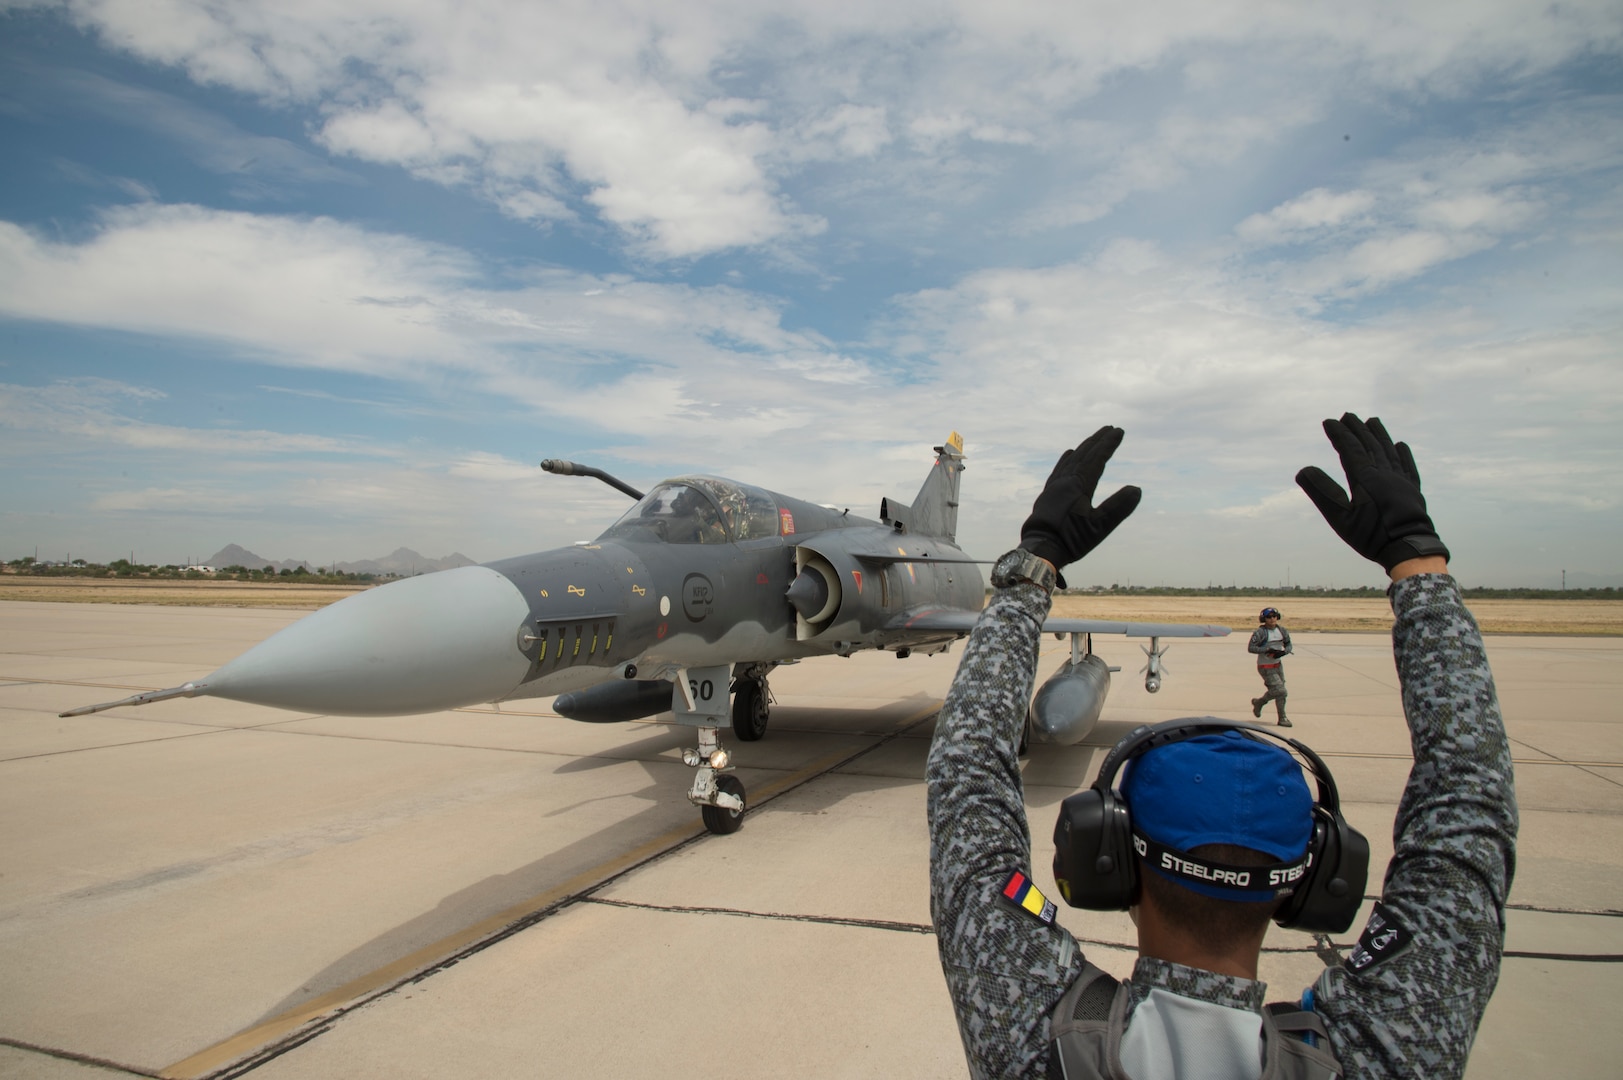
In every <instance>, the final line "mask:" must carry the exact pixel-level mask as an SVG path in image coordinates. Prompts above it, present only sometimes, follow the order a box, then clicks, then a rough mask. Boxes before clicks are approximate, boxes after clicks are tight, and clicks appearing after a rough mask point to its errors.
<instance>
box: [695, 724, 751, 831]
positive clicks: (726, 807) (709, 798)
mask: <svg viewBox="0 0 1623 1080" xmlns="http://www.w3.org/2000/svg"><path fill="white" fill-rule="evenodd" d="M682 763H683V764H685V765H687V766H688V767H690V768H694V769H697V770H698V772H696V773H695V774H694V776H693V786H692V787H691V788H689V789H688V801H689V802H691V803H694V804H695V805H697V806H698V808H699V816H700V817H702V818H703V819H704V827H705V828H706V829H708V830H710V831H711V832H713V833H715V834H717V835H718V836H726V835H728V834H729V833H735V832H737V831H738V830H739V828H740V827H741V826H742V825H743V824H744V783H743V781H741V780H740V779H738V777H736V776H732V775H729V774H730V773H731V772H732V768H733V765H732V755H731V754H729V753H728V752H727V751H726V749H725V748H723V747H722V745H721V740H720V739H718V738H717V737H716V729H715V728H713V727H702V728H700V729H699V745H698V748H697V749H693V750H684V751H682Z"/></svg>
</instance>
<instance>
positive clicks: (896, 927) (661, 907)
mask: <svg viewBox="0 0 1623 1080" xmlns="http://www.w3.org/2000/svg"><path fill="white" fill-rule="evenodd" d="M581 903H583V904H602V905H604V906H605V907H617V908H633V909H636V910H640V911H664V912H669V913H671V914H675V915H730V916H733V917H734V918H739V919H769V920H774V921H777V922H803V923H822V924H824V925H828V926H858V927H862V928H864V929H868V930H891V931H895V932H897V933H903V934H934V933H935V927H933V926H928V925H926V924H924V923H910V922H898V921H896V920H893V919H863V918H857V917H856V916H847V915H805V914H796V913H793V912H786V911H750V910H747V909H745V908H729V907H707V906H704V905H696V904H646V903H641V902H638V901H635V900H610V899H608V898H607V897H601V896H587V897H583V898H582V899H581Z"/></svg>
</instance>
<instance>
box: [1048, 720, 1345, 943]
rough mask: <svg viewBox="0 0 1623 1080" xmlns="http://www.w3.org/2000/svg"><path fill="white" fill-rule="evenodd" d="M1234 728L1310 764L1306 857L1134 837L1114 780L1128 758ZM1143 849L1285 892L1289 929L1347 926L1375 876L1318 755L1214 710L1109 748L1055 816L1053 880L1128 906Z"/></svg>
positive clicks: (1201, 876)
mask: <svg viewBox="0 0 1623 1080" xmlns="http://www.w3.org/2000/svg"><path fill="white" fill-rule="evenodd" d="M1231 730H1238V731H1242V732H1245V733H1246V734H1247V735H1248V736H1249V737H1252V738H1259V737H1261V736H1268V737H1269V738H1273V739H1278V740H1279V741H1280V742H1282V743H1285V744H1286V745H1287V746H1289V747H1290V748H1291V749H1292V750H1295V751H1296V752H1297V753H1298V754H1300V755H1301V756H1302V758H1303V759H1304V760H1305V761H1306V762H1307V765H1308V768H1309V769H1310V770H1311V771H1312V773H1313V777H1314V779H1315V780H1316V781H1317V782H1318V787H1319V796H1318V800H1317V802H1316V803H1315V805H1314V807H1313V832H1312V835H1311V837H1310V838H1309V839H1308V845H1307V854H1306V856H1305V858H1304V859H1302V860H1298V861H1295V862H1290V863H1276V864H1273V865H1269V866H1229V865H1227V864H1223V863H1216V862H1213V861H1211V860H1209V859H1203V858H1200V857H1199V856H1195V855H1191V854H1189V853H1187V852H1179V851H1175V850H1173V849H1171V848H1165V847H1163V846H1162V845H1159V844H1154V843H1153V842H1152V841H1147V840H1146V839H1145V838H1144V837H1142V836H1135V835H1134V833H1133V824H1132V815H1131V814H1130V812H1129V811H1128V808H1127V803H1126V802H1125V801H1124V800H1123V798H1122V795H1121V792H1119V791H1117V790H1115V789H1114V788H1113V786H1112V785H1113V784H1114V783H1115V780H1116V774H1117V772H1119V771H1120V770H1121V768H1122V766H1123V765H1125V764H1126V763H1127V762H1129V761H1131V760H1133V759H1134V758H1137V757H1142V756H1143V755H1144V754H1147V753H1149V752H1150V751H1151V750H1154V749H1156V748H1157V747H1162V746H1168V745H1171V744H1172V743H1176V742H1183V741H1184V740H1186V739H1193V738H1195V737H1197V736H1200V735H1210V734H1213V733H1215V732H1221V731H1231ZM1151 848H1153V849H1154V850H1151ZM1140 856H1144V857H1146V858H1148V857H1155V858H1157V859H1158V863H1159V865H1162V866H1167V867H1169V868H1171V869H1172V871H1173V872H1174V874H1175V875H1179V876H1182V877H1186V878H1189V879H1192V880H1201V881H1207V882H1211V883H1213V884H1218V885H1222V886H1224V887H1229V888H1236V889H1243V890H1245V891H1249V892H1252V893H1258V894H1262V895H1264V896H1265V897H1267V898H1280V897H1283V898H1284V903H1282V904H1280V906H1279V909H1278V910H1277V911H1276V912H1275V913H1274V922H1276V923H1278V924H1279V925H1280V926H1282V927H1284V928H1286V929H1289V930H1307V931H1313V932H1318V933H1326V934H1339V933H1341V932H1342V931H1344V930H1346V929H1347V928H1348V927H1349V926H1351V925H1352V922H1353V919H1354V918H1356V917H1357V915H1358V907H1359V905H1360V904H1361V903H1362V902H1363V899H1364V886H1365V884H1366V883H1367V881H1368V879H1369V841H1368V840H1367V839H1365V838H1364V834H1363V833H1360V832H1359V831H1358V830H1357V829H1355V828H1353V827H1352V826H1351V825H1349V824H1347V819H1346V818H1344V817H1342V816H1341V797H1340V796H1339V795H1338V794H1337V793H1336V781H1335V778H1334V777H1332V776H1331V775H1330V770H1329V769H1328V768H1327V767H1326V766H1325V764H1324V762H1323V761H1322V760H1321V759H1320V758H1319V755H1317V754H1315V753H1314V752H1313V751H1312V750H1310V749H1309V748H1308V747H1306V746H1304V745H1303V744H1302V743H1300V742H1298V741H1296V740H1295V739H1292V738H1289V737H1287V736H1285V735H1281V734H1279V733H1278V732H1276V731H1272V730H1270V729H1268V728H1265V727H1259V726H1257V725H1255V724H1245V723H1239V722H1237V721H1233V720H1220V719H1218V718H1217V717H1215V716H1201V717H1189V718H1186V719H1182V720H1168V721H1167V722H1165V723H1163V724H1156V725H1154V726H1150V725H1143V726H1141V727H1138V728H1135V729H1134V730H1133V731H1131V732H1130V733H1129V734H1128V735H1127V737H1126V738H1124V739H1122V741H1121V742H1119V743H1117V744H1116V745H1115V746H1114V747H1113V748H1112V749H1111V751H1110V753H1109V754H1107V755H1105V760H1104V763H1103V764H1102V765H1100V766H1099V778H1098V779H1097V780H1095V781H1094V782H1093V786H1092V787H1090V788H1088V789H1087V790H1086V791H1079V792H1077V793H1076V794H1075V795H1072V796H1070V797H1069V798H1067V799H1066V800H1065V801H1064V802H1063V803H1061V804H1060V810H1059V820H1058V821H1056V822H1055V823H1054V878H1055V880H1056V881H1057V882H1058V883H1059V889H1060V894H1061V895H1062V896H1064V897H1065V902H1066V903H1067V904H1070V905H1071V906H1072V907H1079V908H1087V909H1088V910H1090V911H1125V910H1126V909H1127V908H1129V907H1131V906H1132V905H1133V904H1135V903H1137V902H1138V897H1139V888H1140V878H1139V874H1140V871H1139V865H1138V860H1139V857H1140Z"/></svg>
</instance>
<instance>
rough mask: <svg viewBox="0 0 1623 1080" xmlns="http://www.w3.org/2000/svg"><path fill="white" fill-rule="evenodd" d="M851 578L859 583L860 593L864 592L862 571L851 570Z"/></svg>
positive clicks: (858, 590)
mask: <svg viewBox="0 0 1623 1080" xmlns="http://www.w3.org/2000/svg"><path fill="white" fill-rule="evenodd" d="M851 580H852V581H854V582H856V583H857V592H858V593H859V594H860V593H861V592H862V571H861V570H853V571H851Z"/></svg>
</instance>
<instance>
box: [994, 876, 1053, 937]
mask: <svg viewBox="0 0 1623 1080" xmlns="http://www.w3.org/2000/svg"><path fill="white" fill-rule="evenodd" d="M1003 899H1005V900H1007V901H1008V902H1009V903H1011V904H1013V905H1014V906H1015V907H1017V908H1019V909H1020V910H1021V911H1024V912H1025V913H1026V914H1027V915H1030V916H1031V917H1032V918H1034V919H1036V920H1037V921H1038V922H1040V923H1042V924H1043V925H1044V926H1052V925H1054V913H1055V911H1056V910H1057V909H1056V908H1055V907H1054V902H1053V901H1052V900H1050V899H1048V898H1047V897H1046V896H1044V895H1043V894H1042V893H1041V892H1040V891H1039V890H1038V888H1037V886H1035V885H1033V884H1032V883H1031V879H1030V878H1028V877H1027V876H1026V875H1024V874H1022V873H1021V872H1020V871H1018V870H1013V871H1010V873H1009V877H1008V880H1006V881H1004V883H1003Z"/></svg>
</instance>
